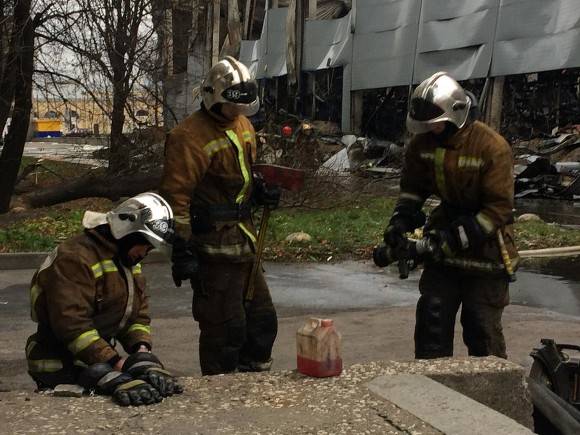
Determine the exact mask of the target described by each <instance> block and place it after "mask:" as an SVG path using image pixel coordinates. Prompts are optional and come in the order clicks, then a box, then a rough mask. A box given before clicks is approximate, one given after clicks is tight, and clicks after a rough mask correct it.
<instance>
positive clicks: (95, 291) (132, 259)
mask: <svg viewBox="0 0 580 435" xmlns="http://www.w3.org/2000/svg"><path fill="white" fill-rule="evenodd" d="M83 226H84V227H85V230H84V232H83V233H82V234H79V235H77V236H75V237H72V238H70V239H68V240H66V241H64V242H63V243H61V244H60V245H59V246H58V247H57V248H56V249H55V250H54V251H53V252H52V253H51V254H50V255H49V256H48V257H47V258H46V260H45V261H44V262H43V263H42V265H41V266H40V268H39V269H38V271H37V272H36V273H35V274H34V277H33V278H32V287H31V290H30V299H31V316H32V320H33V321H35V322H36V323H38V329H37V332H36V333H35V334H33V335H32V336H30V337H29V338H28V341H27V343H26V358H27V360H28V373H29V374H30V376H31V377H32V379H34V381H36V384H37V385H38V388H39V390H44V389H50V388H54V387H56V386H57V385H59V384H80V385H81V386H83V387H85V388H86V389H88V390H90V391H95V392H97V393H101V394H106V395H111V396H113V398H114V400H115V401H116V402H117V403H119V404H120V405H124V406H126V405H148V404H152V403H156V402H159V401H161V400H162V398H163V397H165V396H170V395H172V394H176V393H181V392H182V388H181V386H180V385H179V384H178V383H177V381H176V379H175V378H174V377H173V376H172V375H171V373H169V372H168V371H167V370H165V369H164V368H163V365H162V364H161V362H160V361H159V359H158V358H157V357H156V356H155V355H154V354H152V353H151V335H150V330H151V327H150V323H151V319H150V317H149V308H148V296H147V295H146V294H145V279H144V278H143V276H142V274H141V265H140V264H139V263H140V262H141V260H143V258H145V256H146V255H147V253H148V252H149V251H150V250H151V249H152V248H154V247H155V248H158V249H161V250H165V249H167V248H168V244H169V243H170V242H171V240H172V237H173V232H174V230H173V227H174V222H173V212H172V210H171V208H170V207H169V205H168V204H167V203H166V202H165V200H164V199H163V198H161V197H160V196H159V195H157V194H155V193H143V194H140V195H137V196H135V197H133V198H130V199H128V200H127V201H125V202H123V203H122V204H121V205H119V206H118V207H116V208H115V209H113V210H112V211H110V212H108V213H106V214H104V213H94V212H90V211H87V212H86V213H85V215H84V217H83ZM117 341H118V342H120V343H121V344H122V346H123V348H124V349H125V351H126V352H127V353H128V354H129V356H128V357H127V358H122V357H121V355H119V353H118V352H117V351H116V350H115V346H114V343H115V342H117Z"/></svg>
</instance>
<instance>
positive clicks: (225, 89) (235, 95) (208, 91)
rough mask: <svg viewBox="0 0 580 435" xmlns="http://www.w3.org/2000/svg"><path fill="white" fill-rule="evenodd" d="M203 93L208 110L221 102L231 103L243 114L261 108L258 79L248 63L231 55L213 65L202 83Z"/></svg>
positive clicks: (252, 113) (249, 113) (250, 114)
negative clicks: (255, 78) (253, 75)
mask: <svg viewBox="0 0 580 435" xmlns="http://www.w3.org/2000/svg"><path fill="white" fill-rule="evenodd" d="M201 94H202V98H203V104H204V106H205V108H206V109H207V110H211V108H212V107H213V106H215V105H216V104H219V103H222V104H223V103H231V104H233V105H235V106H236V108H237V109H238V111H239V113H240V114H241V115H245V116H252V115H254V114H256V113H257V112H258V109H259V108H260V100H259V98H258V84H257V83H256V80H254V79H253V78H252V76H251V74H250V70H249V69H248V68H247V67H246V65H244V64H243V63H241V62H239V61H237V60H236V59H234V58H233V57H231V56H226V57H225V58H224V59H222V60H220V61H219V62H218V63H216V64H215V65H214V66H213V67H211V69H210V70H209V72H208V73H207V76H206V78H205V80H204V81H203V83H202V85H201Z"/></svg>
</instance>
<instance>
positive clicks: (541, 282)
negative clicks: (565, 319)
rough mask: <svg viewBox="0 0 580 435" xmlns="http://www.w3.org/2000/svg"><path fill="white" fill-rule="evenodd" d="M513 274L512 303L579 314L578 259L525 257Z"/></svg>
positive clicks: (579, 260) (579, 268) (579, 282)
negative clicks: (523, 262)
mask: <svg viewBox="0 0 580 435" xmlns="http://www.w3.org/2000/svg"><path fill="white" fill-rule="evenodd" d="M517 275H518V280H517V282H515V283H514V284H512V285H511V286H510V297H511V303H512V304H516V305H526V306H530V307H539V308H545V309H548V310H551V311H555V312H558V313H562V314H568V315H572V316H580V258H578V257H571V258H558V259H550V260H547V259H542V260H541V261H538V260H534V261H533V262H532V261H529V260H527V261H526V262H525V264H524V265H523V266H522V268H520V270H519V271H518V273H517Z"/></svg>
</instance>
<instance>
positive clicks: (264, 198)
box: [251, 175, 282, 210]
mask: <svg viewBox="0 0 580 435" xmlns="http://www.w3.org/2000/svg"><path fill="white" fill-rule="evenodd" d="M281 195H282V191H281V189H280V187H278V186H269V185H268V184H266V181H265V180H264V179H263V178H262V177H261V176H259V175H254V181H253V188H252V198H251V200H252V202H253V203H254V204H255V205H263V206H264V207H268V208H270V209H272V210H273V209H275V208H278V205H279V204H280V196H281Z"/></svg>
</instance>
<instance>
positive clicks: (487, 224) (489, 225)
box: [475, 212, 495, 235]
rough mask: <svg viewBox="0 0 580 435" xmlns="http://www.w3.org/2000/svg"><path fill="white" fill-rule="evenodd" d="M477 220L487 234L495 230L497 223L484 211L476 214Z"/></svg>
mask: <svg viewBox="0 0 580 435" xmlns="http://www.w3.org/2000/svg"><path fill="white" fill-rule="evenodd" d="M475 220H476V221H477V223H478V224H479V225H480V226H481V228H482V229H483V231H484V232H485V233H486V234H487V235H489V234H491V233H493V232H494V231H495V225H494V224H493V222H492V221H491V219H490V218H488V217H487V216H486V215H485V214H483V213H482V212H479V213H477V214H476V215H475Z"/></svg>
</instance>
